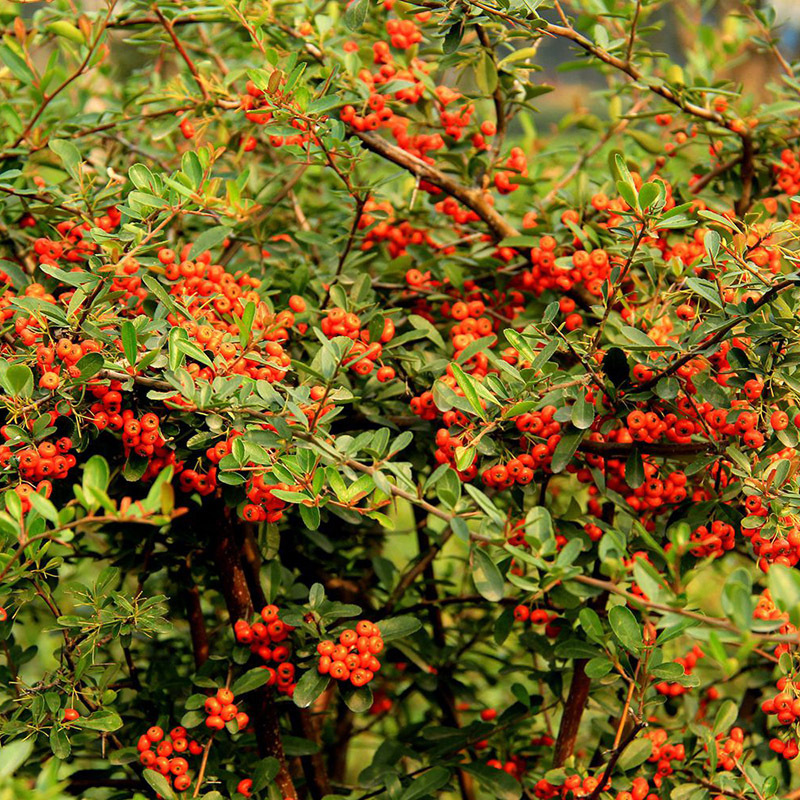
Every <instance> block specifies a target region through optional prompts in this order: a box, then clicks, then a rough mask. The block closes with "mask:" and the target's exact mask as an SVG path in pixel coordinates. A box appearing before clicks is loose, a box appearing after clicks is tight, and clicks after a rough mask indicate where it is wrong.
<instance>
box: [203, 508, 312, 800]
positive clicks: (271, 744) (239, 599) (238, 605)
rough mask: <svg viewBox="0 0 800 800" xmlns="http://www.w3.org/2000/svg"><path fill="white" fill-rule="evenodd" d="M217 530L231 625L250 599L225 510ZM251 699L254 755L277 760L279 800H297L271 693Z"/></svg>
mask: <svg viewBox="0 0 800 800" xmlns="http://www.w3.org/2000/svg"><path fill="white" fill-rule="evenodd" d="M217 521H218V527H217V530H216V531H213V532H212V536H213V537H215V542H214V550H213V553H214V562H215V566H216V569H217V572H218V574H219V579H220V583H221V588H222V595H223V597H224V598H225V605H226V606H227V607H228V614H229V615H230V619H231V624H233V623H234V622H236V620H238V619H249V618H250V617H251V616H252V615H253V611H254V606H253V600H252V597H251V595H250V588H249V586H248V582H247V576H246V574H245V571H244V568H243V566H242V556H241V550H240V548H239V546H238V544H237V540H238V537H237V523H236V521H235V520H233V519H232V518H231V511H230V509H228V508H225V507H220V508H219V513H218V515H217ZM251 696H252V697H253V698H254V699H253V701H252V702H253V711H254V713H253V715H252V716H253V721H254V725H255V730H256V741H257V742H258V751H259V754H260V755H261V757H262V758H266V757H267V756H272V757H273V758H275V759H277V761H278V763H279V764H280V769H279V771H278V774H277V776H276V777H275V783H277V784H278V788H279V789H280V791H281V793H282V795H283V797H288V798H292V800H296V799H297V789H296V788H295V786H294V781H293V780H292V776H291V774H290V773H289V767H288V763H287V761H286V754H285V753H284V751H283V742H282V740H281V731H280V723H279V720H278V715H277V712H276V709H275V698H274V696H273V694H272V690H271V689H270V688H269V687H267V686H262V687H261V688H260V689H257V690H255V691H254V692H253V693H252V695H251Z"/></svg>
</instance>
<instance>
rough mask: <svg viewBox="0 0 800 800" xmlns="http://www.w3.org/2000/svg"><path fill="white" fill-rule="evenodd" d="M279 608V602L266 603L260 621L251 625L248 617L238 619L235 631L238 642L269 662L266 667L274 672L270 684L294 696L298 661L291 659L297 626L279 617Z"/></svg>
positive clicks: (283, 692) (281, 691) (271, 674)
mask: <svg viewBox="0 0 800 800" xmlns="http://www.w3.org/2000/svg"><path fill="white" fill-rule="evenodd" d="M279 612H280V609H279V608H278V606H276V605H272V604H271V605H268V606H264V608H262V609H261V615H260V617H261V619H260V621H258V622H254V623H253V624H252V625H251V624H249V623H248V622H247V621H246V620H243V619H240V620H237V621H236V623H235V625H234V635H235V636H236V641H237V642H239V643H240V644H245V645H248V646H249V647H250V651H251V652H252V653H255V654H256V655H257V656H258V657H259V658H260V659H261V660H262V661H264V662H265V667H264V669H268V670H269V672H270V679H269V681H268V684H267V685H268V686H275V687H277V689H278V691H279V692H280V693H281V694H285V695H288V696H289V697H291V696H292V694H293V693H294V687H295V686H296V685H297V682H296V681H295V667H294V664H292V663H290V662H289V658H290V657H291V655H292V650H291V644H290V642H289V641H288V639H289V634H290V633H291V632H292V631H293V630H294V628H293V627H292V626H291V625H287V624H286V623H285V622H283V621H282V620H281V619H279V618H278V614H279ZM270 664H275V665H276V666H274V667H273V666H269V665H270Z"/></svg>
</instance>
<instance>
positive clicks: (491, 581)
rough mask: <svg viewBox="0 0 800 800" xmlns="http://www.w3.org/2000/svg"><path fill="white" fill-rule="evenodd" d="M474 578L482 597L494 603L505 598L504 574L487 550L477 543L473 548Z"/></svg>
mask: <svg viewBox="0 0 800 800" xmlns="http://www.w3.org/2000/svg"><path fill="white" fill-rule="evenodd" d="M472 580H473V582H474V583H475V588H476V589H477V590H478V594H480V595H481V597H485V598H486V599H487V600H489V601H491V602H493V603H497V602H499V601H500V600H502V599H503V595H504V593H505V591H504V581H503V576H502V574H501V573H500V570H499V569H498V568H497V565H496V564H495V563H494V561H492V559H491V558H490V557H489V555H488V554H487V553H486V551H485V550H484V549H483V548H482V547H480V546H477V545H476V546H475V547H473V548H472Z"/></svg>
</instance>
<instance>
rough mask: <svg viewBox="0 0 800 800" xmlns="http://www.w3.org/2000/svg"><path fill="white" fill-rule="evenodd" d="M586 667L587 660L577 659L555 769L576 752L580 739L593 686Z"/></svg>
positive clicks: (554, 755) (554, 761)
mask: <svg viewBox="0 0 800 800" xmlns="http://www.w3.org/2000/svg"><path fill="white" fill-rule="evenodd" d="M585 666H586V659H585V658H577V659H575V662H574V671H573V673H572V681H571V683H570V685H569V694H568V695H567V700H566V702H565V703H564V713H563V714H562V715H561V723H560V724H559V726H558V736H557V738H556V744H555V750H554V752H553V767H554V768H556V769H557V768H558V767H563V766H564V762H565V761H566V760H567V759H568V758H569V757H570V756H571V755H572V753H573V751H574V750H575V740H576V739H577V738H578V729H579V728H580V724H581V717H582V716H583V711H584V709H585V708H586V703H587V702H588V700H589V689H590V688H591V684H592V682H591V680H590V679H589V676H588V675H587V674H586V670H585V669H584V667H585Z"/></svg>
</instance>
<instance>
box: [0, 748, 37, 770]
mask: <svg viewBox="0 0 800 800" xmlns="http://www.w3.org/2000/svg"><path fill="white" fill-rule="evenodd" d="M33 745H34V740H33V739H24V740H23V739H17V740H16V741H14V742H9V743H8V744H4V745H3V746H2V747H0V778H7V777H8V776H9V775H13V774H14V773H15V772H16V771H17V770H18V769H19V768H20V767H21V766H22V765H23V764H24V763H25V762H26V761H27V760H28V758H29V757H30V755H31V753H32V752H33Z"/></svg>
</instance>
